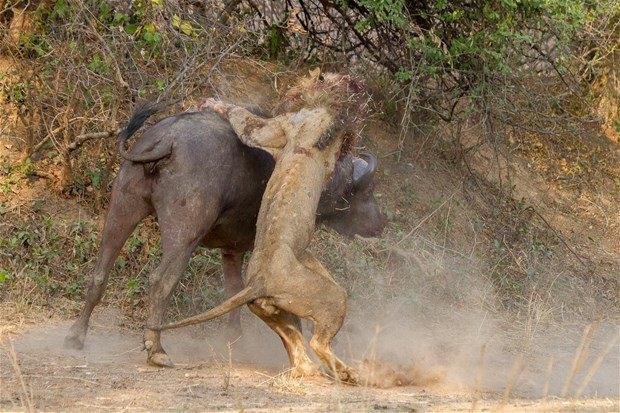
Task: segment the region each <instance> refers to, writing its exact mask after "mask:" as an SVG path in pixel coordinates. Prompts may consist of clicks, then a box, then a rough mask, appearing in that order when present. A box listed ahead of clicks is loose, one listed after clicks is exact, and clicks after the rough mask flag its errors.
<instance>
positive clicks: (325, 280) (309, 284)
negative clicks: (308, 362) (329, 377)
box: [274, 255, 358, 384]
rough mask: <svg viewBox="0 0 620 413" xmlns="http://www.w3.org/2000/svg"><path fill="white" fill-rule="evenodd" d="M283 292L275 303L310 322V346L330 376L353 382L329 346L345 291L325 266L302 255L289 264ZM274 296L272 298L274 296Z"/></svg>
mask: <svg viewBox="0 0 620 413" xmlns="http://www.w3.org/2000/svg"><path fill="white" fill-rule="evenodd" d="M291 264H292V265H290V266H289V274H288V277H287V284H288V283H290V284H291V285H290V286H287V288H286V289H285V291H286V293H285V294H283V295H281V296H278V298H277V299H276V301H275V305H276V306H277V307H279V308H282V309H285V310H287V311H290V312H292V313H293V314H296V315H298V316H300V317H303V318H308V319H310V320H312V321H313V323H314V332H313V335H312V339H311V340H310V347H312V349H313V350H314V352H315V353H316V355H317V356H318V357H319V359H320V360H321V361H322V362H323V363H324V364H325V366H326V367H327V368H328V369H329V370H330V371H332V372H334V375H335V376H336V377H337V378H338V379H340V380H341V381H343V382H347V383H351V384H354V383H357V382H358V378H357V373H356V372H355V370H353V369H352V368H350V367H348V366H347V365H346V364H345V363H343V362H342V361H341V360H340V359H339V358H338V357H336V356H335V355H334V353H333V351H332V349H331V343H332V340H333V338H334V336H335V335H336V334H337V333H338V331H339V330H340V327H341V326H342V323H343V321H344V317H345V315H346V309H347V303H346V300H347V294H346V291H345V290H344V288H342V287H341V286H339V285H338V284H337V283H336V282H335V281H334V279H333V278H332V276H331V275H330V274H329V272H328V271H327V269H325V267H324V266H323V265H322V264H321V263H320V262H319V261H318V260H317V259H316V258H314V257H312V256H310V255H305V256H304V257H302V259H301V260H299V261H297V260H296V259H295V262H292V263H291ZM274 298H275V297H274Z"/></svg>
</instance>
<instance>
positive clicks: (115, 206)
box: [65, 169, 151, 349]
mask: <svg viewBox="0 0 620 413" xmlns="http://www.w3.org/2000/svg"><path fill="white" fill-rule="evenodd" d="M139 172H141V171H139V170H135V169H130V170H123V171H121V174H120V175H119V177H118V178H117V180H116V182H115V184H114V189H113V190H112V198H111V200H110V206H109V208H108V212H107V215H106V220H105V225H104V228H103V233H102V237H101V244H100V246H99V255H98V257H97V262H96V264H95V267H94V268H93V270H92V272H91V273H90V277H89V279H88V282H87V287H86V299H85V304H84V308H83V309H82V312H81V313H80V316H79V317H78V319H77V320H76V321H75V322H74V323H73V325H72V326H71V328H70V329H69V333H68V334H67V336H66V337H65V347H68V348H72V349H81V348H83V347H84V339H85V337H86V331H87V330H88V323H89V320H90V316H91V314H92V312H93V309H94V308H95V306H96V305H97V304H98V303H99V301H101V297H102V296H103V292H104V290H105V286H106V283H107V280H108V275H109V273H110V270H111V269H112V267H113V266H114V261H115V259H116V257H117V256H118V253H119V252H120V250H121V248H122V247H123V244H124V243H125V240H127V238H128V237H129V235H130V234H131V233H132V231H133V230H134V228H135V227H136V225H137V224H138V223H139V222H140V221H141V220H142V219H144V217H146V216H147V215H148V214H149V213H150V211H151V207H150V205H149V204H148V203H147V202H146V201H145V200H144V198H145V197H144V196H143V195H141V194H139V193H137V191H136V192H132V190H133V189H136V188H135V186H136V185H140V181H139V179H137V177H136V174H137V173H139ZM121 188H123V189H122V190H121Z"/></svg>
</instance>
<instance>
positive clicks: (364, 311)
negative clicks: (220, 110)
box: [337, 251, 620, 398]
mask: <svg viewBox="0 0 620 413" xmlns="http://www.w3.org/2000/svg"><path fill="white" fill-rule="evenodd" d="M414 258H415V259H412V260H410V261H411V264H410V265H403V266H402V268H400V269H399V272H400V274H399V275H400V276H399V279H402V280H405V281H404V282H402V281H401V282H400V284H398V285H396V288H395V286H394V283H395V281H394V272H393V271H392V272H390V273H387V272H386V273H381V272H380V271H378V272H377V273H375V274H373V275H372V276H371V277H369V280H367V282H366V283H361V284H360V285H358V286H357V291H356V290H355V288H354V291H353V294H352V295H353V297H354V299H353V300H352V302H351V305H350V309H349V314H348V319H347V322H346V323H345V326H344V328H343V330H342V331H341V333H340V334H339V335H338V336H337V337H338V345H337V350H338V352H339V353H341V354H342V353H344V354H346V355H347V357H348V360H349V361H350V362H351V363H357V364H358V365H359V366H361V369H362V371H363V372H364V374H365V375H366V376H367V377H369V378H370V381H371V382H374V384H378V385H379V386H382V385H384V386H390V385H398V384H401V383H402V384H419V385H423V386H427V385H435V386H436V387H437V388H440V389H441V388H443V389H446V390H448V391H451V392H454V391H457V392H458V391H462V392H464V393H468V394H476V393H478V394H480V393H484V392H500V393H503V394H505V395H506V397H508V396H520V397H534V398H538V397H546V396H556V395H558V396H559V395H565V396H597V397H605V396H614V397H617V396H618V394H619V393H620V387H619V386H620V364H619V363H620V359H619V355H620V351H619V350H620V347H619V345H618V341H617V339H618V327H617V326H616V325H613V324H612V323H601V322H599V323H593V324H588V323H586V322H578V321H573V322H564V323H558V322H557V321H550V320H542V319H541V316H540V314H539V313H540V307H542V306H544V305H545V303H540V302H536V301H535V300H532V301H531V302H530V303H529V304H528V309H526V310H527V311H522V309H519V310H517V309H511V311H510V312H509V311H506V310H505V309H504V310H501V309H500V306H499V305H498V302H499V298H498V297H497V296H496V295H495V292H494V288H493V286H492V285H491V283H490V281H489V280H487V279H486V278H485V277H484V270H483V269H482V268H481V267H480V266H479V265H477V263H476V262H475V261H474V260H473V259H472V258H471V257H464V256H462V255H457V254H454V255H452V256H450V254H446V252H445V251H442V252H441V254H432V253H431V254H429V253H428V251H426V253H425V254H421V255H420V256H417V257H414ZM369 291H371V292H372V293H368V292H369ZM394 291H397V292H396V293H395V292H394ZM363 294H366V295H365V296H364V295H363ZM515 313H516V315H514V314H515Z"/></svg>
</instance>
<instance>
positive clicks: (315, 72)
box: [308, 67, 321, 79]
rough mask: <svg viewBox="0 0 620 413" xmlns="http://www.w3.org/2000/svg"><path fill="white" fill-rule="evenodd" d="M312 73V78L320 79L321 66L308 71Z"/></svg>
mask: <svg viewBox="0 0 620 413" xmlns="http://www.w3.org/2000/svg"><path fill="white" fill-rule="evenodd" d="M308 73H309V74H310V78H312V79H318V78H319V76H321V68H320V67H317V68H316V69H312V70H310V71H309V72H308Z"/></svg>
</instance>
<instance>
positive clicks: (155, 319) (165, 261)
mask: <svg viewBox="0 0 620 413" xmlns="http://www.w3.org/2000/svg"><path fill="white" fill-rule="evenodd" d="M192 192H193V193H194V194H196V195H194V198H190V199H189V200H185V201H180V202H179V200H178V199H174V195H171V194H166V196H170V197H171V198H169V199H167V200H161V201H160V203H159V204H160V205H165V207H164V208H161V210H157V220H158V222H159V230H160V232H161V242H162V249H163V252H164V254H163V257H162V260H161V262H160V264H159V266H158V267H157V268H156V269H155V271H153V272H152V273H151V274H150V275H149V292H148V300H149V315H148V320H147V325H161V324H162V322H163V321H164V316H165V314H166V309H167V307H168V303H169V301H170V297H171V295H172V292H173V291H174V288H175V286H176V285H177V283H178V282H179V279H180V278H181V276H182V275H183V272H184V271H185V268H186V267H187V264H188V263H189V260H190V258H191V256H192V253H193V252H194V250H195V249H196V247H197V246H198V244H199V243H200V241H201V240H202V238H203V237H204V235H205V234H206V233H207V232H208V230H209V229H210V227H211V225H212V224H213V222H214V221H215V218H216V217H217V209H216V208H215V207H214V206H213V205H210V204H209V203H208V202H207V201H206V200H205V199H203V197H202V196H200V193H199V192H198V191H192ZM144 346H145V347H146V349H147V351H148V358H147V362H148V363H149V364H152V365H155V366H160V367H173V364H172V361H171V360H170V357H168V355H167V354H166V351H165V350H164V348H163V346H162V344H161V332H160V331H154V330H146V332H145V334H144Z"/></svg>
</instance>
